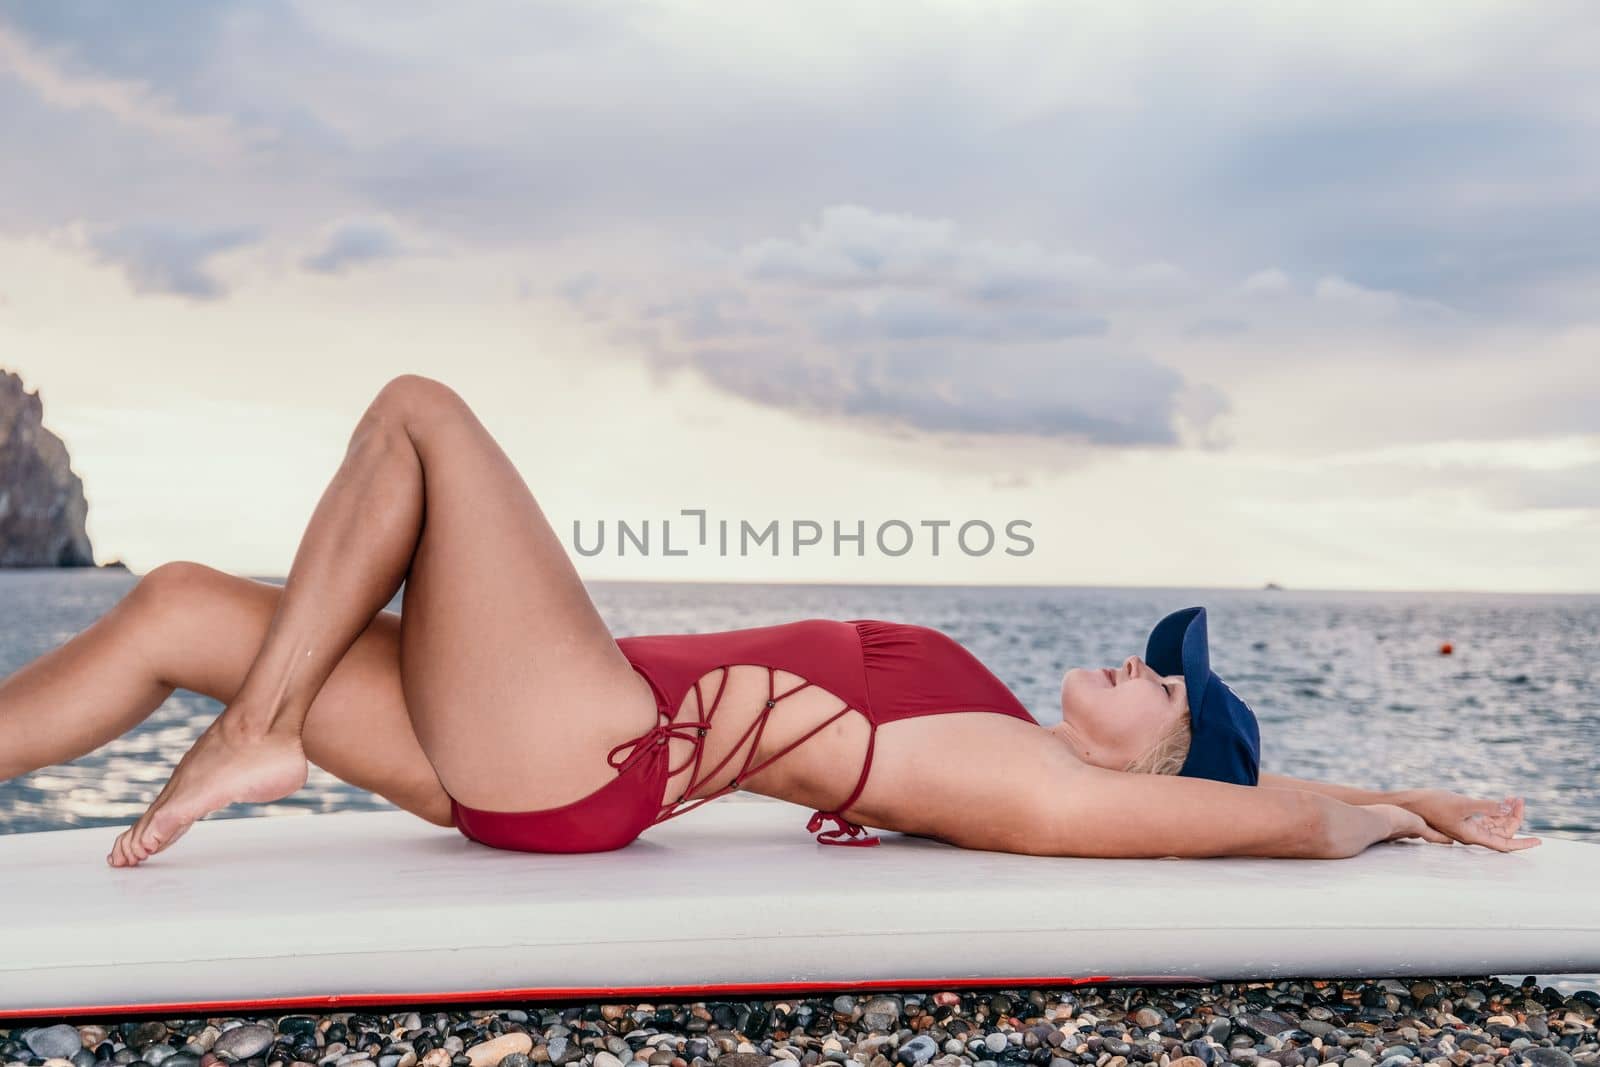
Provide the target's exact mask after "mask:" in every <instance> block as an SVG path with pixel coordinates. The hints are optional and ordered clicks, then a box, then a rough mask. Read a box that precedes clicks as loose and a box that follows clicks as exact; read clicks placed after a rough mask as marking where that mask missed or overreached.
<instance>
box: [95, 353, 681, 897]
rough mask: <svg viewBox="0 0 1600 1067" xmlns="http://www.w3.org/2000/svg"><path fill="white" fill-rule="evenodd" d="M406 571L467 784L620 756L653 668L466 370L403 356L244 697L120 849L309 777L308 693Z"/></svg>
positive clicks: (485, 795) (501, 793)
mask: <svg viewBox="0 0 1600 1067" xmlns="http://www.w3.org/2000/svg"><path fill="white" fill-rule="evenodd" d="M402 581H404V582H405V585H406V591H405V610H404V612H403V615H402V619H401V634H400V641H401V660H400V669H401V679H402V686H403V689H404V693H405V700H406V705H407V710H408V712H409V713H410V715H411V717H412V722H413V725H414V727H415V731H416V736H417V738H418V739H419V741H420V742H421V744H422V747H423V750H424V752H425V753H426V754H427V757H428V759H429V760H430V762H431V763H432V764H433V767H434V770H435V771H436V772H437V774H438V776H439V779H440V781H441V783H442V784H443V785H444V786H445V788H446V789H448V790H449V791H450V793H451V794H452V795H455V796H457V797H460V798H462V800H463V802H464V803H467V804H469V805H471V806H482V807H488V808H510V809H515V808H517V807H530V808H531V807H542V806H548V805H550V804H555V803H561V802H562V801H561V800H558V799H552V794H554V795H556V796H564V797H565V798H566V799H574V798H575V797H576V796H577V795H581V793H583V792H587V791H588V790H590V789H592V788H594V787H596V786H598V785H600V784H602V783H603V782H604V781H606V780H607V779H608V778H609V777H611V776H612V775H614V773H615V772H614V771H612V770H611V768H610V767H608V766H607V765H606V764H605V762H604V760H603V759H601V758H600V757H601V755H602V754H603V753H604V751H605V748H606V747H608V746H609V745H610V744H615V743H617V742H619V741H621V740H624V739H626V738H627V737H629V736H632V735H634V734H637V733H642V732H643V731H644V730H646V729H648V727H649V725H650V724H651V722H653V720H654V702H653V698H652V697H651V696H650V692H649V688H648V686H647V685H646V684H645V683H644V681H643V679H641V678H639V677H638V676H637V675H636V674H635V673H634V672H633V670H632V669H631V668H630V667H629V666H628V663H627V660H626V659H625V658H624V657H623V655H622V653H621V650H620V649H619V648H618V647H617V645H616V642H615V641H614V640H613V639H612V637H611V634H610V632H609V631H608V630H607V629H606V627H605V624H604V622H603V621H602V620H601V619H600V617H599V614H598V612H597V611H596V610H595V608H594V605H593V603H592V601H590V599H589V596H588V592H587V591H586V590H585V589H584V587H583V583H582V581H581V579H580V578H579V576H578V574H577V572H576V570H575V569H574V568H573V566H572V562H571V560H570V559H569V558H568V557H567V554H566V551H565V549H564V548H563V547H562V545H561V543H560V541H559V539H558V538H557V537H556V535H555V532H554V531H553V530H552V529H551V528H550V525H549V523H548V521H547V520H546V519H545V517H544V515H543V513H542V512H541V511H540V509H539V506H538V504H537V502H535V501H534V499H533V496H532V494H531V493H529V492H528V489H527V486H526V484H525V483H523V481H522V478H521V476H520V475H519V474H518V473H517V471H516V468H515V466H514V465H513V464H512V463H511V461H510V460H509V459H508V458H507V457H506V456H505V454H504V452H502V451H501V450H500V448H499V446H498V445H497V444H496V443H495V442H494V439H493V438H492V437H491V436H490V435H489V433H488V431H487V430H486V429H484V427H483V425H482V424H481V423H480V422H479V421H478V419H477V418H476V416H474V415H473V413H472V412H471V410H470V409H469V408H468V407H467V405H466V404H465V402H464V401H462V400H461V398H460V397H459V396H457V395H456V394H455V393H454V392H453V391H452V390H450V389H449V388H448V387H446V386H444V385H442V384H440V383H439V382H436V381H432V380H431V379H427V378H422V377H418V376H415V375H402V376H401V377H399V378H396V379H395V380H394V381H392V382H390V383H389V384H388V385H387V386H385V387H384V388H383V390H382V391H380V393H379V394H378V397H377V399H375V400H374V401H373V403H372V405H371V406H370V407H369V408H368V409H367V411H366V413H365V414H364V415H363V416H362V418H361V421H360V423H359V424H358V425H357V427H356V429H355V432H354V434H353V435H352V437H351V441H350V446H349V449H348V450H347V452H346V455H345V458H344V462H343V463H342V464H341V466H340V468H339V470H338V471H337V472H336V473H335V475H334V477H333V480H332V482H331V483H330V484H329V486H328V488H327V489H326V490H325V491H324V493H323V495H322V498H321V499H320V500H319V501H318V504H317V507H316V510H315V511H314V513H313V514H312V517H311V522H310V524H309V525H308V527H307V529H306V533H305V535H304V537H303V539H302V541H301V543H300V547H299V549H298V550H297V552H296V554H295V558H294V562H293V565H292V566H291V567H290V570H289V576H288V578H287V580H286V582H285V585H284V590H283V594H282V596H281V599H280V601H279V604H278V608H277V611H276V613H275V614H274V616H273V619H272V622H271V624H270V625H269V626H268V629H267V634H266V638H265V640H264V641H263V643H262V645H261V649H260V651H259V652H258V654H257V655H256V657H255V660H254V661H253V662H252V664H251V666H250V669H249V671H248V672H247V674H246V676H245V678H244V681H243V683H242V684H241V686H240V689H239V692H238V693H237V694H236V696H235V698H234V700H233V702H232V703H230V704H229V705H228V707H227V708H226V709H225V710H224V711H223V713H222V714H221V715H220V716H219V717H218V718H217V721H216V722H215V723H213V724H212V726H211V727H210V728H208V729H207V730H206V732H205V733H204V734H202V735H201V737H200V738H199V740H197V741H196V742H195V745H194V747H193V748H191V749H190V750H189V752H188V753H187V754H186V755H185V756H184V757H183V759H182V760H181V761H180V762H179V764H178V766H177V768H176V769H175V770H174V772H173V775H172V779H171V781H169V782H168V783H167V786H166V788H165V789H163V790H162V792H161V794H160V795H159V796H157V797H156V800H155V802H154V803H153V804H152V805H151V807H150V810H149V811H147V812H146V813H145V814H144V815H143V816H142V817H141V818H140V819H139V821H138V822H137V823H135V825H134V826H132V827H130V828H129V829H128V830H127V831H125V832H124V833H123V834H122V835H121V836H120V837H118V839H117V841H116V844H115V845H114V846H113V848H112V853H111V855H110V856H109V857H108V861H109V862H111V863H112V864H113V865H116V866H123V865H127V864H134V863H139V862H141V861H143V860H144V859H146V858H148V857H149V856H150V855H151V854H153V853H155V852H158V851H160V850H161V849H163V848H166V847H167V846H169V845H170V844H171V843H172V842H173V841H175V840H177V838H178V837H180V836H181V835H182V834H183V833H184V832H185V831H187V829H188V827H189V826H191V825H192V824H193V823H194V822H195V821H196V820H198V819H200V818H202V817H204V816H205V815H206V814H208V813H210V812H212V811H215V810H217V809H219V808H222V807H225V806H226V805H228V804H230V803H234V802H236V801H266V800H274V799H277V798H279V797H282V796H286V795H288V794H289V793H292V792H294V791H295V790H296V789H298V788H300V786H301V785H303V784H304V782H305V776H306V767H305V752H304V748H303V743H302V739H301V730H302V728H303V725H304V722H305V718H306V715H307V712H308V711H309V709H310V707H311V705H312V703H313V701H314V700H315V698H316V696H317V694H318V692H319V691H320V690H321V689H322V687H323V685H324V683H325V682H326V681H327V679H328V677H329V675H330V674H331V673H332V671H333V669H334V667H335V666H336V665H337V664H338V663H339V661H340V660H341V659H342V658H343V656H344V655H345V653H346V652H347V651H348V650H349V649H350V647H351V645H352V644H353V643H354V642H355V640H356V638H357V637H358V636H359V635H360V634H361V632H362V631H363V630H364V629H365V628H366V626H367V625H368V624H369V623H370V622H371V620H372V618H373V616H374V615H375V614H376V613H377V612H378V611H379V609H381V608H382V607H383V606H384V605H385V604H387V603H388V602H389V600H390V599H391V598H392V597H393V596H394V594H395V592H396V591H397V590H398V589H399V588H400V585H401V582H402ZM552 752H556V753H561V754H562V755H563V756H577V757H580V758H578V759H572V760H570V761H560V762H558V761H556V760H552V759H549V758H548V756H547V754H548V753H552ZM541 756H545V757H547V758H544V759H540V757H541ZM591 756H592V759H591V758H583V757H591ZM535 772H537V773H535Z"/></svg>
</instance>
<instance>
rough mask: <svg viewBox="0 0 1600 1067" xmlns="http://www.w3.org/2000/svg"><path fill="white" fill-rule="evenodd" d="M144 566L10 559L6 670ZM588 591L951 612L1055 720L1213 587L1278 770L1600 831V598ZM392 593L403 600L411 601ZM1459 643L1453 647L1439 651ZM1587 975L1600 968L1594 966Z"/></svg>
mask: <svg viewBox="0 0 1600 1067" xmlns="http://www.w3.org/2000/svg"><path fill="white" fill-rule="evenodd" d="M133 582H134V579H133V578H132V577H131V576H130V575H128V574H126V573H123V572H120V571H11V572H5V571H0V676H3V675H5V674H8V673H9V672H11V671H13V670H15V669H16V668H18V667H20V666H21V665H22V664H24V663H26V662H27V661H28V660H30V659H31V658H33V657H34V656H37V655H38V654H40V653H41V652H44V651H45V650H47V649H49V648H51V647H53V646H55V645H57V644H59V643H61V642H63V641H66V640H68V639H69V638H71V637H72V635H73V634H75V633H77V632H78V631H80V630H82V629H83V628H84V627H86V626H88V625H89V624H90V623H91V622H92V621H93V620H94V619H95V618H97V617H98V616H99V615H100V614H101V613H102V612H104V611H105V610H106V609H107V608H109V607H110V606H111V605H112V604H113V603H115V602H116V601H117V599H118V598H119V597H121V596H122V595H123V594H124V593H125V592H126V591H127V590H128V588H130V587H131V585H132V584H133ZM591 590H592V594H593V596H594V599H595V602H596V604H597V605H598V606H599V608H600V610H601V613H602V614H603V615H604V616H605V618H606V620H607V621H608V622H609V623H610V625H611V628H612V630H613V632H615V633H616V634H617V635H618V636H622V635H626V634H641V633H675V632H688V631H709V630H723V629H735V628H738V627H744V626H761V625H766V624H769V623H776V622H784V621H788V620H791V619H796V618H804V617H809V616H824V617H833V618H882V619H892V620H897V621H904V622H913V623H921V624H924V625H928V626H934V627H938V628H939V629H942V630H944V631H945V632H947V633H949V634H950V635H951V636H953V637H955V638H957V639H958V640H960V641H962V642H963V643H965V644H966V645H967V647H969V648H970V649H972V650H973V652H975V653H976V654H977V655H978V657H979V658H980V659H982V660H983V661H984V663H986V664H987V665H988V666H989V667H990V669H991V670H993V671H994V672H995V673H996V674H997V675H999V676H1000V677H1001V678H1002V679H1003V680H1004V681H1005V682H1006V683H1007V684H1009V685H1010V686H1011V687H1012V689H1013V690H1014V691H1015V692H1016V693H1017V695H1018V696H1019V697H1020V698H1021V700H1022V701H1023V703H1024V704H1026V705H1027V706H1028V708H1029V709H1030V710H1031V711H1032V712H1033V714H1034V716H1035V717H1036V718H1037V719H1038V720H1039V721H1040V722H1045V723H1048V722H1053V721H1056V720H1058V719H1059V718H1060V714H1061V713H1060V705H1059V696H1058V693H1059V686H1060V679H1061V674H1062V672H1063V671H1064V670H1066V669H1067V668H1068V667H1073V666H1080V665H1082V666H1110V665H1115V664H1117V663H1120V662H1121V661H1122V660H1123V659H1124V658H1125V657H1127V656H1128V655H1129V654H1131V653H1138V654H1140V655H1143V653H1144V639H1145V636H1146V635H1147V634H1148V632H1149V629H1150V627H1151V625H1153V624H1154V623H1155V621H1156V620H1157V619H1158V618H1160V617H1161V616H1162V615H1163V614H1165V613H1166V612H1169V611H1172V610H1175V609H1177V608H1181V607H1187V606H1189V605H1192V604H1204V605H1205V606H1206V607H1207V609H1208V615H1209V622H1210V633H1211V648H1212V666H1213V668H1214V669H1215V670H1216V671H1217V673H1218V674H1220V675H1221V676H1222V677H1223V678H1224V679H1225V680H1227V682H1228V683H1229V685H1231V686H1232V687H1233V689H1234V690H1235V691H1236V692H1237V693H1239V695H1240V696H1242V697H1243V698H1244V699H1245V700H1246V701H1248V702H1249V703H1250V704H1251V706H1252V707H1253V708H1254V709H1255V711H1256V715H1257V717H1258V719H1259V720H1260V724H1261V733H1262V767H1263V769H1264V770H1266V771H1268V772H1273V773H1279V774H1290V775H1294V776H1296V777H1302V778H1316V779H1322V780H1327V781H1337V782H1343V783H1347V784H1353V785H1360V786H1365V787H1370V788H1378V789H1399V788H1406V787H1417V786H1439V787H1443V788H1447V789H1453V790H1457V791H1460V792H1464V793H1470V794H1473V795H1477V796H1484V797H1499V796H1502V795H1506V794H1520V795H1522V796H1524V797H1526V798H1527V831H1528V832H1530V833H1534V834H1538V835H1541V836H1549V837H1567V838H1573V839H1576V840H1586V841H1597V842H1600V792H1597V791H1596V789H1595V780H1596V771H1597V769H1600V655H1597V652H1596V650H1597V648H1600V596H1551V595H1517V594H1463V593H1347V592H1300V591H1294V590H1289V591H1249V590H1218V589H1096V588H1016V587H960V588H955V587H943V588H938V587H910V586H820V585H752V584H693V585H686V584H664V583H660V584H658V583H595V584H594V585H593V586H591ZM390 606H391V608H394V609H398V607H399V601H398V598H397V599H396V601H395V603H394V604H391V605H390ZM1445 642H1449V643H1450V645H1451V646H1452V648H1453V653H1452V654H1451V655H1441V654H1440V646H1441V645H1442V644H1443V643H1445ZM220 710H221V705H220V704H219V703H218V702H216V701H214V700H211V699H209V698H206V697H202V696H197V695H195V694H193V693H188V692H178V693H175V694H173V696H172V697H171V699H169V700H168V701H167V702H166V703H165V704H163V705H162V706H161V707H160V708H159V709H157V711H156V712H155V714H154V715H152V716H151V717H150V718H149V720H148V721H146V722H145V723H144V724H143V725H142V726H139V727H138V728H136V729H134V730H132V731H130V732H129V733H128V734H127V735H125V736H123V737H121V738H119V739H117V740H116V741H114V742H113V743H111V744H109V745H107V746H105V747H104V748H102V749H100V750H99V751H97V752H94V753H91V754H89V755H86V756H83V757H81V758H79V759H77V760H74V761H73V762H71V763H70V764H66V765H64V766H57V767H50V768H46V769H43V770H40V771H36V772H34V773H32V774H29V775H25V776H23V777H22V778H20V779H17V780H15V781H10V782H3V783H0V833H21V832H28V831H36V830H50V829H58V828H64V827H74V826H97V825H123V824H127V823H130V822H132V821H133V820H134V819H136V818H137V817H138V816H139V815H140V813H142V812H143V811H144V809H145V806H146V805H147V804H148V802H149V801H150V800H151V799H152V798H154V796H155V794H156V793H157V792H158V791H159V790H160V788H161V786H162V785H163V784H164V783H165V781H166V777H167V773H168V771H169V770H170V768H171V765H172V764H173V763H174V762H175V761H176V760H177V759H178V757H180V756H181V755H182V754H183V753H184V751H186V749H187V748H188V746H189V744H190V743H191V742H192V741H193V739H194V738H195V737H196V736H197V735H198V734H199V733H200V731H201V730H202V729H204V728H205V726H206V725H207V724H208V723H209V722H211V720H212V719H213V718H214V717H215V716H216V715H217V713H218V712H219V711H220ZM3 714H5V708H4V706H3V704H0V715H3ZM389 807H390V805H389V804H388V802H387V801H383V800H380V799H378V798H376V797H374V796H372V795H371V794H368V793H364V792H360V791H358V790H356V789H354V788H352V787H350V786H346V785H344V784H343V783H341V782H339V781H337V780H336V779H334V778H333V777H331V776H330V775H328V774H326V773H325V772H323V771H321V770H320V769H318V768H313V769H312V772H311V780H310V782H309V783H308V784H307V786H306V788H305V789H304V790H302V791H301V792H300V793H298V794H296V795H295V796H293V797H290V798H288V799H286V800H282V801H279V802H277V803H275V804H270V805H239V806H236V807H234V808H230V809H229V810H228V811H227V812H225V813H220V814H219V815H216V816H212V817H213V818H220V817H242V816H256V815H270V814H274V813H279V812H287V811H291V810H295V809H300V810H304V809H310V810H312V811H350V810H373V809H385V808H389ZM1582 984H1584V985H1587V986H1589V987H1591V988H1594V987H1595V985H1596V983H1595V981H1594V979H1593V976H1591V977H1590V979H1589V980H1587V981H1584V982H1583V983H1582Z"/></svg>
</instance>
